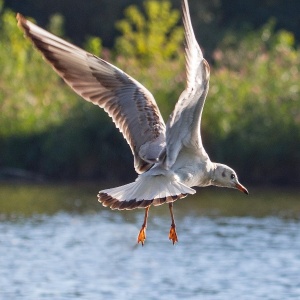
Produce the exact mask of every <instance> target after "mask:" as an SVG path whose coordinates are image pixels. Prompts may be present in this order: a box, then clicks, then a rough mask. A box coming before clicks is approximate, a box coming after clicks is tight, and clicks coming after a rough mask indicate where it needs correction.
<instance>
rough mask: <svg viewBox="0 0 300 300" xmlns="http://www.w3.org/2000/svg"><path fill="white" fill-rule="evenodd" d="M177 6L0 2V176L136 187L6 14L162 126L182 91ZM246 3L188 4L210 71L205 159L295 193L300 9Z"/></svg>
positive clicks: (109, 129)
mask: <svg viewBox="0 0 300 300" xmlns="http://www.w3.org/2000/svg"><path fill="white" fill-rule="evenodd" d="M178 2H179V1H174V5H171V2H169V1H150V0H149V1H146V2H144V3H143V4H141V2H140V1H129V0H128V1H114V4H113V5H112V4H111V1H108V0H106V1H105V0H102V1H100V0H98V1H89V2H88V3H86V2H85V3H84V4H83V2H82V1H72V4H71V3H70V2H69V1H67V0H66V1H54V0H53V1H51V5H50V2H49V1H48V2H47V1H41V0H40V1H29V0H27V1H25V0H24V1H14V0H10V1H7V2H5V3H4V6H2V10H1V13H0V44H1V47H0V68H1V77H0V111H1V118H0V174H2V175H5V174H6V175H7V174H8V173H9V172H11V171H12V170H20V169H24V170H27V171H30V172H33V173H34V174H41V175H43V176H45V177H46V178H52V179H99V180H121V181H128V180H129V179H132V178H134V176H135V174H134V170H133V166H132V156H131V153H130V150H129V147H128V146H127V144H126V142H125V141H124V140H123V138H122V136H121V134H119V133H118V131H117V130H116V129H115V128H114V124H113V123H112V122H111V120H110V119H109V117H107V116H106V114H105V113H104V112H103V111H102V110H101V109H98V108H97V107H95V106H93V105H91V104H90V103H86V102H85V101H83V100H82V99H80V98H79V97H77V96H76V95H75V94H74V93H73V92H72V91H71V90H70V89H69V88H68V87H67V86H66V85H65V84H64V83H63V82H62V81H61V80H60V79H59V77H58V76H57V75H56V74H55V73H54V72H53V70H52V69H51V68H50V67H49V66H48V65H47V64H46V63H45V62H44V61H43V60H42V59H41V55H40V54H39V53H38V52H37V51H34V50H33V48H32V46H31V45H30V43H29V42H28V41H26V40H25V39H24V38H23V34H22V32H21V31H20V30H19V28H18V27H17V26H16V20H15V14H16V13H15V11H20V12H22V13H23V14H25V15H29V16H33V17H35V18H36V19H37V20H38V23H39V24H40V25H42V26H44V27H47V28H48V29H50V30H51V31H52V32H54V33H56V34H59V35H64V36H65V37H66V38H68V39H71V40H72V41H74V42H76V43H77V44H79V45H81V46H82V47H85V48H86V49H87V50H89V51H91V52H93V53H94V54H96V55H100V56H101V57H103V58H104V59H107V60H109V61H110V62H112V63H114V64H116V65H117V66H118V67H119V68H121V69H123V70H125V71H126V72H127V73H129V74H131V75H132V76H133V77H135V78H136V79H137V80H140V81H141V82H142V83H143V84H144V85H145V86H146V87H147V88H148V89H149V90H150V91H151V92H152V93H153V94H154V96H155V98H156V99H157V102H158V104H159V107H160V109H161V112H162V114H163V116H164V118H165V120H167V117H168V115H169V114H170V113H171V111H172V109H173V107H174V104H175V102H176V101H177V99H178V96H179V95H180V93H181V91H182V89H183V88H184V79H185V74H184V72H185V70H184V50H183V46H182V45H183V30H182V26H181V23H180V11H179V10H178V9H176V7H177V8H179V3H178ZM229 2H230V4H229ZM255 2H256V1H252V2H250V1H249V3H248V2H247V4H245V2H244V1H238V0H235V1H221V0H214V1H201V3H200V1H192V0H190V5H191V12H192V21H193V24H194V26H195V31H196V33H197V37H198V40H199V43H200V45H201V47H202V48H203V50H204V52H205V55H206V56H207V57H208V58H209V61H210V64H211V68H212V70H211V84H210V92H209V96H208V99H207V103H206V106H205V110H204V115H203V128H202V134H203V137H204V138H203V139H204V144H205V147H206V148H207V151H208V153H210V155H211V159H212V160H215V161H221V162H224V163H227V164H230V165H231V166H232V167H234V168H235V169H236V170H237V171H238V174H239V175H240V177H241V181H242V182H245V183H253V184H258V183H259V184H281V185H282V184H294V185H297V184H299V183H300V151H299V149H300V103H299V96H300V85H299V82H300V70H299V68H300V67H299V66H300V50H299V47H298V44H297V38H299V30H300V28H299V26H296V24H298V23H299V16H298V14H296V11H299V10H300V7H299V6H300V3H298V1H294V2H293V1H290V2H289V4H285V3H286V2H285V1H279V0H277V1H272V2H270V1H260V2H259V3H260V4H259V5H256V6H255ZM132 3H138V4H139V5H138V6H135V5H132ZM229 5H230V6H229ZM297 7H298V10H297ZM125 8H126V9H125ZM264 8H265V9H264ZM283 8H284V9H283ZM124 9H125V11H123V10H124ZM79 11H80V13H79ZM57 13H60V14H57ZM50 15H52V17H50ZM271 16H275V17H276V18H270V17H271ZM48 17H49V19H48ZM45 21H47V24H46V23H45ZM98 35H99V36H101V38H102V39H100V38H98V37H96V36H98Z"/></svg>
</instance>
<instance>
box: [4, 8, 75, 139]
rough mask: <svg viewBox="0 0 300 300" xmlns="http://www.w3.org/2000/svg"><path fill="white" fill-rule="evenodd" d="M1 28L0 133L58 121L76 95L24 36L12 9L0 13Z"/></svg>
mask: <svg viewBox="0 0 300 300" xmlns="http://www.w3.org/2000/svg"><path fill="white" fill-rule="evenodd" d="M0 32H1V34H0V44H1V45H2V46H1V47H0V69H1V77H0V111H1V118H0V136H10V135H22V134H32V133H37V132H41V131H44V130H46V129H47V128H48V127H49V126H52V125H55V124H60V123H61V122H62V121H63V119H64V116H66V115H68V112H69V110H70V109H71V107H72V106H73V105H74V102H75V101H76V97H75V96H74V94H73V93H71V92H70V91H69V89H68V88H67V87H66V86H65V85H64V84H63V83H62V81H61V80H60V79H59V77H58V76H57V75H56V74H55V73H54V72H53V70H52V69H51V68H50V67H49V66H48V65H47V64H46V63H45V62H44V61H43V60H42V58H41V55H40V54H39V53H37V51H34V50H33V48H32V45H31V44H30V42H29V41H27V40H25V39H24V37H23V33H22V32H21V30H20V29H19V28H18V27H17V26H16V18H15V13H14V12H12V11H10V10H5V11H3V12H2V13H1V15H0Z"/></svg>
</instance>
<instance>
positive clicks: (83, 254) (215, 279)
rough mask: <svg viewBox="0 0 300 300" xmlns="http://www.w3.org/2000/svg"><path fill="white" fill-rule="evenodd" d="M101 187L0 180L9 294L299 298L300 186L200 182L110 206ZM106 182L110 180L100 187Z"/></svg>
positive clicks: (3, 275) (0, 261) (1, 256)
mask: <svg viewBox="0 0 300 300" xmlns="http://www.w3.org/2000/svg"><path fill="white" fill-rule="evenodd" d="M98 188H99V187H97V186H96V185H82V184H81V185H76V186H75V185H60V186H55V185H53V186H48V185H45V186H37V185H27V186H26V185H19V184H18V185H16V184H9V185H8V184H2V185H0V299H1V300H2V299H3V300H19V299H20V300H21V299H22V300H36V299H37V300H39V299H41V300H44V299H45V300H46V299H47V300H50V299H51V300H56V299H58V300H60V299H61V300H63V299H66V300H67V299H84V300H94V299H95V300H96V299H153V300H155V299H168V300H169V299H204V300H206V299H208V300H227V299H230V300H231V299H241V300H250V299H251V300H252V299H253V300H257V299H264V300H268V299H270V300H271V299H272V300H275V299H278V300H287V299H300V191H299V190H294V191H290V190H276V189H275V190H272V189H270V190H264V189H251V188H250V189H249V190H250V193H251V194H250V196H249V197H247V196H245V195H243V194H242V193H239V192H238V191H231V190H225V189H223V190H221V189H209V188H206V189H201V190H198V193H197V195H196V197H188V198H185V199H183V200H180V201H178V202H176V203H175V205H174V212H175V217H176V224H177V233H178V238H179V243H178V244H176V245H175V246H173V245H172V243H171V242H170V241H169V240H168V232H169V229H170V223H171V221H170V216H169V211H168V206H166V205H164V206H161V207H158V208H151V209H150V215H149V223H148V229H147V240H146V243H145V245H144V247H142V246H141V245H136V237H137V234H138V232H139V229H140V226H141V224H142V222H143V215H144V211H143V210H135V211H123V212H118V211H111V210H109V209H106V208H102V207H101V205H100V204H98V203H97V200H96V197H95V195H96V194H97V190H98ZM101 188H102V187H101Z"/></svg>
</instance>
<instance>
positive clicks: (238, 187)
mask: <svg viewBox="0 0 300 300" xmlns="http://www.w3.org/2000/svg"><path fill="white" fill-rule="evenodd" d="M235 187H236V188H237V189H238V190H240V191H241V192H243V193H245V194H247V195H249V192H248V190H247V189H246V188H245V187H244V186H243V185H241V184H240V183H236V184H235Z"/></svg>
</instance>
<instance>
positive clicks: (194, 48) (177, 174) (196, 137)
mask: <svg viewBox="0 0 300 300" xmlns="http://www.w3.org/2000/svg"><path fill="white" fill-rule="evenodd" d="M181 3H182V19H183V25H184V31H185V57H186V87H185V90H184V91H183V92H182V93H181V95H180V97H179V100H178V102H177V103H176V105H175V108H174V110H173V112H172V114H171V115H170V117H169V119H168V121H167V123H166V124H165V123H164V120H163V118H162V116H161V113H160V111H159V108H158V106H157V104H156V101H155V99H154V97H153V95H152V94H151V93H150V92H149V91H148V90H147V89H146V88H145V87H144V86H143V85H142V84H141V83H139V82H138V81H136V80H135V79H134V78H132V77H131V76H129V75H128V74H126V73H125V72H123V71H122V70H120V69H119V68H117V67H116V66H114V65H112V64H110V63H109V62H107V61H105V60H103V59H101V58H99V57H97V56H95V55H93V54H91V53H88V52H86V51H85V50H83V49H81V48H78V47H76V46H74V45H73V44H71V43H69V42H66V41H65V40H63V39H61V38H59V37H57V36H55V35H53V34H51V33H49V32H48V31H46V30H44V29H42V28H40V27H38V26H37V25H35V24H33V23H32V22H30V21H28V20H27V19H26V18H25V17H23V16H22V15H21V14H19V13H18V14H17V21H18V26H19V27H20V28H21V29H22V30H23V31H24V33H25V36H27V37H28V38H29V39H30V40H31V41H32V43H33V44H34V46H35V47H36V48H37V49H38V50H39V51H40V52H41V53H42V55H43V57H44V59H45V60H46V61H47V62H48V63H49V64H50V65H51V66H52V68H53V69H54V71H55V72H56V73H57V74H58V75H59V76H60V77H61V78H62V79H63V80H64V81H65V82H66V83H67V84H68V85H69V86H70V87H71V88H72V89H73V90H74V91H75V92H76V93H77V94H78V95H80V96H81V97H82V98H84V99H85V100H87V101H89V102H91V103H93V104H95V105H98V106H99V107H101V108H103V109H104V110H105V111H106V112H107V113H108V115H109V116H110V117H111V118H112V119H113V121H114V123H115V125H116V127H117V128H118V129H119V130H120V132H121V133H122V134H123V136H124V138H125V139H126V141H127V142H128V144H129V146H130V148H131V151H132V154H133V157H134V168H135V170H136V172H137V173H138V177H137V179H136V180H135V181H134V182H132V183H129V184H126V185H123V186H119V187H116V188H110V189H105V190H102V191H100V192H99V194H98V201H99V202H101V203H102V205H103V206H105V207H110V208H111V209H118V210H124V209H126V210H131V209H135V208H144V209H145V215H144V222H143V224H142V227H141V230H140V232H139V234H138V238H137V242H138V243H141V244H142V245H144V242H145V240H146V228H147V220H148V213H149V209H150V206H152V205H153V206H158V205H161V204H164V203H168V204H169V210H170V215H171V228H170V232H169V239H170V240H171V241H172V243H173V245H174V244H175V243H176V242H178V237H177V232H176V225H175V219H174V214H173V203H174V202H175V201H176V200H178V199H182V198H184V197H186V196H187V195H188V194H194V193H195V192H196V191H195V189H193V187H205V186H210V185H213V186H219V187H227V188H234V189H238V190H240V191H241V192H244V193H245V194H248V190H247V189H246V188H245V187H244V186H243V185H242V184H240V183H239V180H238V176H237V174H236V172H235V171H234V170H233V169H232V168H230V167H228V166H227V165H224V164H221V163H215V162H212V161H211V160H210V158H209V156H208V154H207V153H206V151H205V149H204V146H203V144H202V139H201V133H200V125H201V117H202V111H203V106H204V103H205V99H206V96H207V93H208V89H209V78H210V68H209V64H208V62H207V61H206V60H205V59H204V57H203V53H202V51H201V49H200V47H199V45H198V43H197V40H196V38H195V34H194V30H193V27H192V23H191V18H190V13H189V6H188V0H182V1H181Z"/></svg>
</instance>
